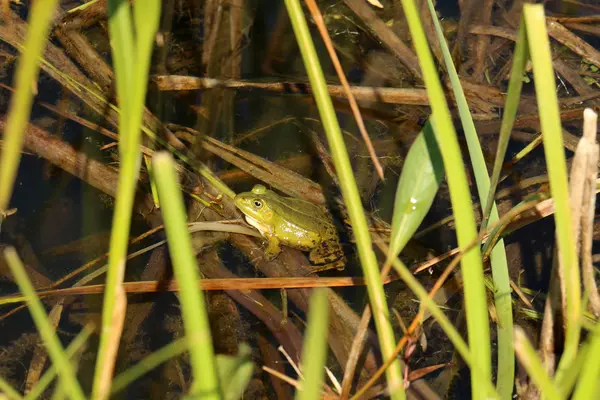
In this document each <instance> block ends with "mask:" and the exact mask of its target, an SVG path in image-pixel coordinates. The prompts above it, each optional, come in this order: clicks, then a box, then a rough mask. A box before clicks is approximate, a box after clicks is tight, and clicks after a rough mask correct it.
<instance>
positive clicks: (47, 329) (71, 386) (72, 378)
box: [4, 247, 85, 400]
mask: <svg viewBox="0 0 600 400" xmlns="http://www.w3.org/2000/svg"><path fill="white" fill-rule="evenodd" d="M4 257H6V262H7V264H8V266H9V268H10V271H11V272H12V274H13V276H14V278H15V281H16V282H17V284H18V285H19V289H20V290H21V293H23V295H24V296H25V297H26V298H27V306H28V307H29V312H30V313H31V317H32V318H33V322H34V323H35V326H36V328H37V330H38V332H39V334H40V336H41V338H42V340H43V341H44V345H45V346H46V349H47V350H48V355H49V356H50V359H51V360H52V364H54V366H55V367H56V369H57V370H58V373H59V376H60V379H61V381H62V382H63V384H64V385H65V388H66V390H68V393H69V395H70V397H71V399H74V400H75V399H85V396H84V394H83V390H82V389H81V386H79V382H78V381H77V376H76V374H75V371H74V370H73V367H72V365H71V361H69V358H68V357H67V355H66V354H65V351H64V349H63V347H62V345H61V343H60V340H59V339H58V336H56V332H55V330H54V327H53V326H52V324H51V323H50V321H49V320H48V315H47V314H46V311H45V310H44V306H43V304H42V302H41V301H40V299H39V297H38V296H37V294H36V292H35V289H34V287H33V285H32V284H31V282H30V281H29V278H28V277H27V272H25V267H24V266H23V263H22V262H21V260H20V259H19V256H18V255H17V252H16V251H15V249H14V248H13V247H9V248H7V249H6V250H4Z"/></svg>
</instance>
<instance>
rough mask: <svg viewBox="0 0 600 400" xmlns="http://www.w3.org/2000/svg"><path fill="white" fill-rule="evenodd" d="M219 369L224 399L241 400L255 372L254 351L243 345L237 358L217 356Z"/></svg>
mask: <svg viewBox="0 0 600 400" xmlns="http://www.w3.org/2000/svg"><path fill="white" fill-rule="evenodd" d="M217 368H218V370H219V380H220V382H221V387H222V388H223V398H224V399H225V400H238V399H241V398H242V397H243V395H244V391H245V390H246V387H247V386H248V383H249V382H250V379H252V373H253V372H254V364H252V349H251V348H250V346H248V345H247V344H245V343H242V344H241V345H240V347H239V350H238V354H237V355H235V356H226V355H224V354H219V355H217Z"/></svg>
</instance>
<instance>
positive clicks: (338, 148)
mask: <svg viewBox="0 0 600 400" xmlns="http://www.w3.org/2000/svg"><path fill="white" fill-rule="evenodd" d="M285 5H286V8H287V10H288V14H289V16H290V20H291V22H292V27H293V29H294V33H295V35H296V41H297V42H298V46H299V47H300V52H301V54H302V59H303V61H304V67H305V68H306V72H307V74H308V78H309V80H310V83H311V86H312V88H313V91H314V92H313V93H314V97H315V101H316V103H317V107H318V109H319V113H320V115H321V120H322V122H323V128H324V130H325V134H326V135H327V141H328V142H329V147H330V149H331V155H332V157H333V163H334V166H335V169H336V171H337V173H338V177H339V181H340V186H341V189H342V195H343V197H344V202H345V203H346V207H347V209H348V215H349V217H350V222H351V223H352V228H353V231H354V237H355V239H356V246H357V248H358V255H359V258H360V264H361V267H362V269H363V274H364V276H365V280H366V282H367V292H368V294H369V302H370V304H371V309H372V310H373V319H374V320H375V326H376V327H377V335H378V338H379V344H380V347H381V353H382V354H383V357H388V356H390V355H391V354H392V353H393V351H394V348H395V345H396V340H395V338H394V332H393V330H392V326H391V324H390V318H389V309H388V306H387V301H386V298H385V293H384V291H383V285H382V281H381V276H380V273H379V267H378V265H377V259H376V258H375V253H374V252H373V249H372V241H371V234H370V233H369V226H368V224H367V219H366V218H365V212H364V209H363V206H362V203H361V199H360V195H359V193H358V188H357V186H356V181H355V179H354V174H353V172H352V166H351V165H350V159H349V157H348V152H347V151H346V144H345V143H344V139H343V138H342V133H341V130H340V126H339V123H338V120H337V117H336V115H335V110H334V108H333V104H332V101H331V97H330V96H329V92H328V90H327V83H326V82H325V77H324V75H323V70H322V68H321V65H320V63H319V58H318V57H317V52H316V50H315V47H314V44H313V42H312V39H311V37H310V32H309V30H308V25H307V23H306V19H305V17H304V13H303V11H302V7H301V6H300V2H299V1H298V0H285ZM386 377H387V383H388V387H389V388H390V390H391V392H392V394H391V397H392V398H393V399H404V398H405V397H406V395H405V393H404V383H403V379H402V371H401V369H400V361H399V360H397V361H396V362H394V363H393V364H392V365H391V366H390V367H389V368H388V370H387V373H386Z"/></svg>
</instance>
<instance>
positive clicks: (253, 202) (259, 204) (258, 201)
mask: <svg viewBox="0 0 600 400" xmlns="http://www.w3.org/2000/svg"><path fill="white" fill-rule="evenodd" d="M252 204H254V207H256V208H261V207H262V205H263V203H262V201H260V200H258V199H254V200H253V201H252Z"/></svg>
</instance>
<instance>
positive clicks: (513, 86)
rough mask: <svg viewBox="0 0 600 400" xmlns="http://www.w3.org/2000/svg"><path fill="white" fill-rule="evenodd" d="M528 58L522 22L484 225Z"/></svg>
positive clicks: (486, 204) (498, 176) (502, 162)
mask: <svg viewBox="0 0 600 400" xmlns="http://www.w3.org/2000/svg"><path fill="white" fill-rule="evenodd" d="M527 60H529V44H528V43H527V34H526V30H525V26H524V25H523V24H521V26H520V27H519V32H518V33H517V42H516V45H515V52H514V53H513V63H512V66H511V71H510V80H509V81H508V91H507V93H506V103H505V104H504V112H503V114H502V124H501V125H500V137H499V138H498V148H497V149H496V158H495V159H494V170H493V172H492V179H491V183H490V189H489V193H488V196H487V200H486V202H485V207H484V211H483V215H484V220H483V221H484V224H482V226H487V224H486V223H485V221H487V218H488V216H489V214H490V211H491V210H492V205H493V200H494V196H495V194H496V188H497V187H498V182H499V181H500V173H501V172H502V166H503V164H504V158H505V155H506V149H507V148H508V141H509V139H510V133H511V131H512V128H513V126H514V123H515V119H516V117H517V109H518V106H519V100H520V96H521V89H522V88H523V74H524V73H525V68H526V66H527Z"/></svg>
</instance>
